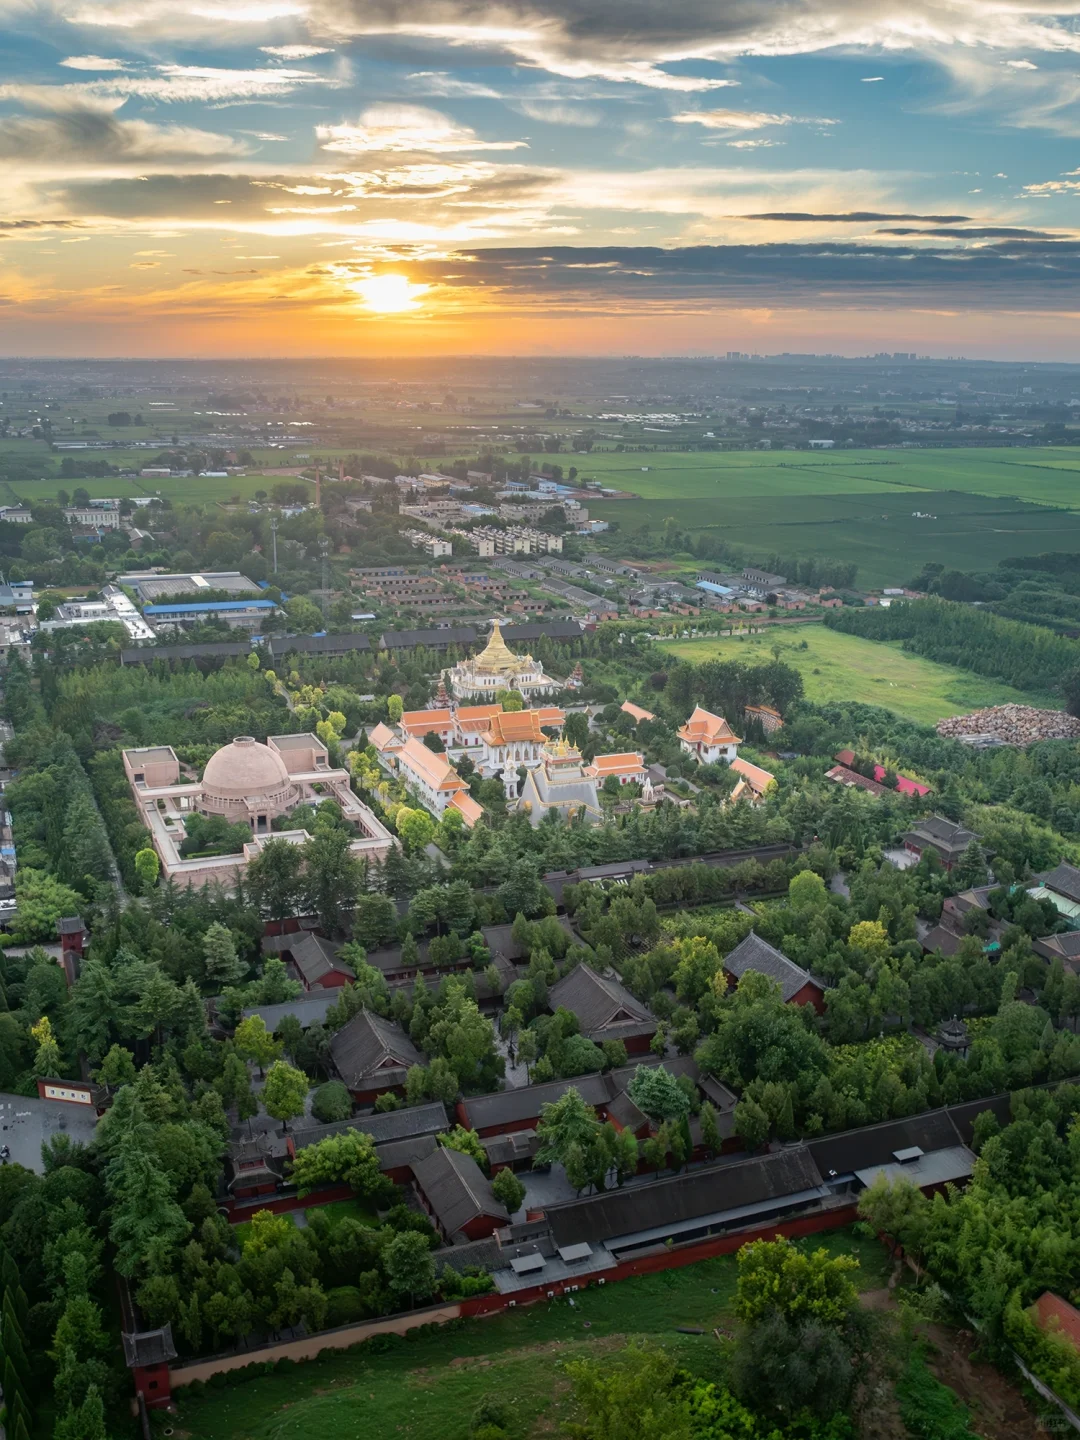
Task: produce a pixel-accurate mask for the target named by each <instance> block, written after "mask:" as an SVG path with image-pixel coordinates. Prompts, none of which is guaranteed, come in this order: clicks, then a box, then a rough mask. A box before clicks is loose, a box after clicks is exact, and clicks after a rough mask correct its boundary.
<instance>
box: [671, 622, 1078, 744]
mask: <svg viewBox="0 0 1080 1440" xmlns="http://www.w3.org/2000/svg"><path fill="white" fill-rule="evenodd" d="M804 641H805V643H806V646H807V648H806V649H805V650H803V649H802V648H801V646H802V644H803V642H804ZM776 644H779V645H780V646H781V648H782V651H783V653H782V655H781V657H780V658H781V659H782V660H784V661H785V663H786V664H789V665H794V666H795V668H796V669H797V670H798V671H799V673H800V675H801V676H802V677H803V684H804V686H805V687H806V696H807V699H809V700H815V701H817V702H819V703H826V702H828V701H830V700H845V701H851V700H855V701H858V702H859V703H861V704H863V705H881V706H884V707H885V708H886V709H888V710H893V711H895V712H896V714H898V715H903V716H904V717H905V718H906V719H908V720H915V721H917V722H918V723H919V724H922V725H933V724H934V723H935V722H936V721H938V720H941V719H943V718H944V717H945V716H946V715H963V714H966V713H967V712H969V711H971V710H977V709H980V708H982V707H983V706H987V705H1006V704H1010V703H1013V704H1018V705H1039V704H1046V705H1050V706H1055V703H1056V705H1060V700H1059V701H1057V702H1055V701H1053V700H1052V699H1051V698H1049V697H1033V696H1032V695H1031V694H1030V693H1027V694H1021V692H1020V691H1019V690H1014V689H1012V687H1011V686H1009V685H1000V684H998V683H997V682H996V681H993V680H983V679H981V678H980V677H979V676H977V675H972V674H970V673H969V672H968V671H966V670H959V669H957V668H956V667H954V666H952V665H939V664H937V662H936V661H933V660H924V659H922V658H921V657H920V656H918V655H909V654H907V653H906V652H905V651H903V650H901V649H900V648H899V646H897V645H884V644H879V643H878V642H877V641H875V640H864V639H862V638H861V637H860V636H857V635H844V634H841V633H840V632H839V631H837V630H828V629H826V628H825V626H823V625H805V626H799V627H798V628H797V629H792V630H788V631H786V632H784V633H783V634H781V632H779V631H777V630H766V631H765V632H764V633H761V634H757V635H747V636H745V637H743V638H738V637H736V636H731V637H726V636H721V637H719V638H718V639H712V640H680V641H675V642H673V643H671V644H668V645H665V647H664V648H665V649H667V650H670V651H671V653H672V654H673V655H677V656H678V657H679V659H680V660H689V661H691V662H692V663H694V664H700V663H701V662H702V661H703V660H743V661H747V662H750V663H761V662H762V661H767V660H769V659H771V658H772V647H773V646H774V645H776Z"/></svg>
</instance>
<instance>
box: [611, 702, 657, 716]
mask: <svg viewBox="0 0 1080 1440" xmlns="http://www.w3.org/2000/svg"><path fill="white" fill-rule="evenodd" d="M619 708H620V710H621V711H622V712H623V714H624V715H629V716H630V719H631V720H638V721H641V720H655V719H656V716H655V715H654V714H653V713H652V711H651V710H643V709H642V708H641V706H640V705H635V704H634V703H633V701H632V700H624V701H623V702H622V704H621V705H620V707H619Z"/></svg>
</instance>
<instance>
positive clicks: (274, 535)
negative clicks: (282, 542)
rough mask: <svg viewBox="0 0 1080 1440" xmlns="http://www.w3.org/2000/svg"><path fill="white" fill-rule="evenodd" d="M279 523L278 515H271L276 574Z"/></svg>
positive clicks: (275, 570)
mask: <svg viewBox="0 0 1080 1440" xmlns="http://www.w3.org/2000/svg"><path fill="white" fill-rule="evenodd" d="M277 525H278V522H277V516H276V515H274V516H272V517H271V520H270V534H271V535H272V536H273V537H274V574H275V575H276V574H277Z"/></svg>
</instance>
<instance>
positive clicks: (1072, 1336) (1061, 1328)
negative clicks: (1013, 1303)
mask: <svg viewBox="0 0 1080 1440" xmlns="http://www.w3.org/2000/svg"><path fill="white" fill-rule="evenodd" d="M1031 1309H1032V1310H1033V1311H1034V1315H1033V1317H1032V1318H1033V1319H1034V1321H1035V1323H1036V1325H1038V1327H1039V1329H1040V1330H1045V1331H1046V1332H1047V1333H1049V1334H1055V1333H1056V1334H1058V1335H1061V1336H1063V1337H1064V1339H1066V1340H1068V1341H1069V1342H1070V1343H1071V1344H1072V1345H1073V1347H1074V1348H1075V1349H1077V1350H1080V1312H1077V1311H1076V1310H1075V1309H1074V1308H1073V1306H1071V1305H1070V1304H1069V1302H1068V1301H1067V1300H1063V1299H1062V1298H1061V1296H1060V1295H1055V1294H1054V1293H1053V1291H1052V1290H1044V1291H1043V1293H1042V1294H1041V1295H1040V1296H1039V1298H1038V1300H1036V1301H1035V1304H1034V1305H1033V1306H1032V1307H1031Z"/></svg>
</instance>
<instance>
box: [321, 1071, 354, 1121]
mask: <svg viewBox="0 0 1080 1440" xmlns="http://www.w3.org/2000/svg"><path fill="white" fill-rule="evenodd" d="M352 1110H353V1102H352V1096H351V1095H350V1094H349V1092H348V1090H346V1088H345V1086H344V1085H343V1084H342V1083H341V1081H340V1080H328V1081H327V1082H326V1084H325V1085H320V1086H319V1088H318V1089H317V1090H316V1091H315V1093H314V1095H313V1096H312V1097H311V1113H312V1115H313V1116H314V1117H315V1119H316V1120H321V1121H322V1122H323V1123H324V1124H329V1123H330V1122H331V1121H334V1120H347V1119H348V1118H349V1116H350V1115H351V1114H352Z"/></svg>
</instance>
